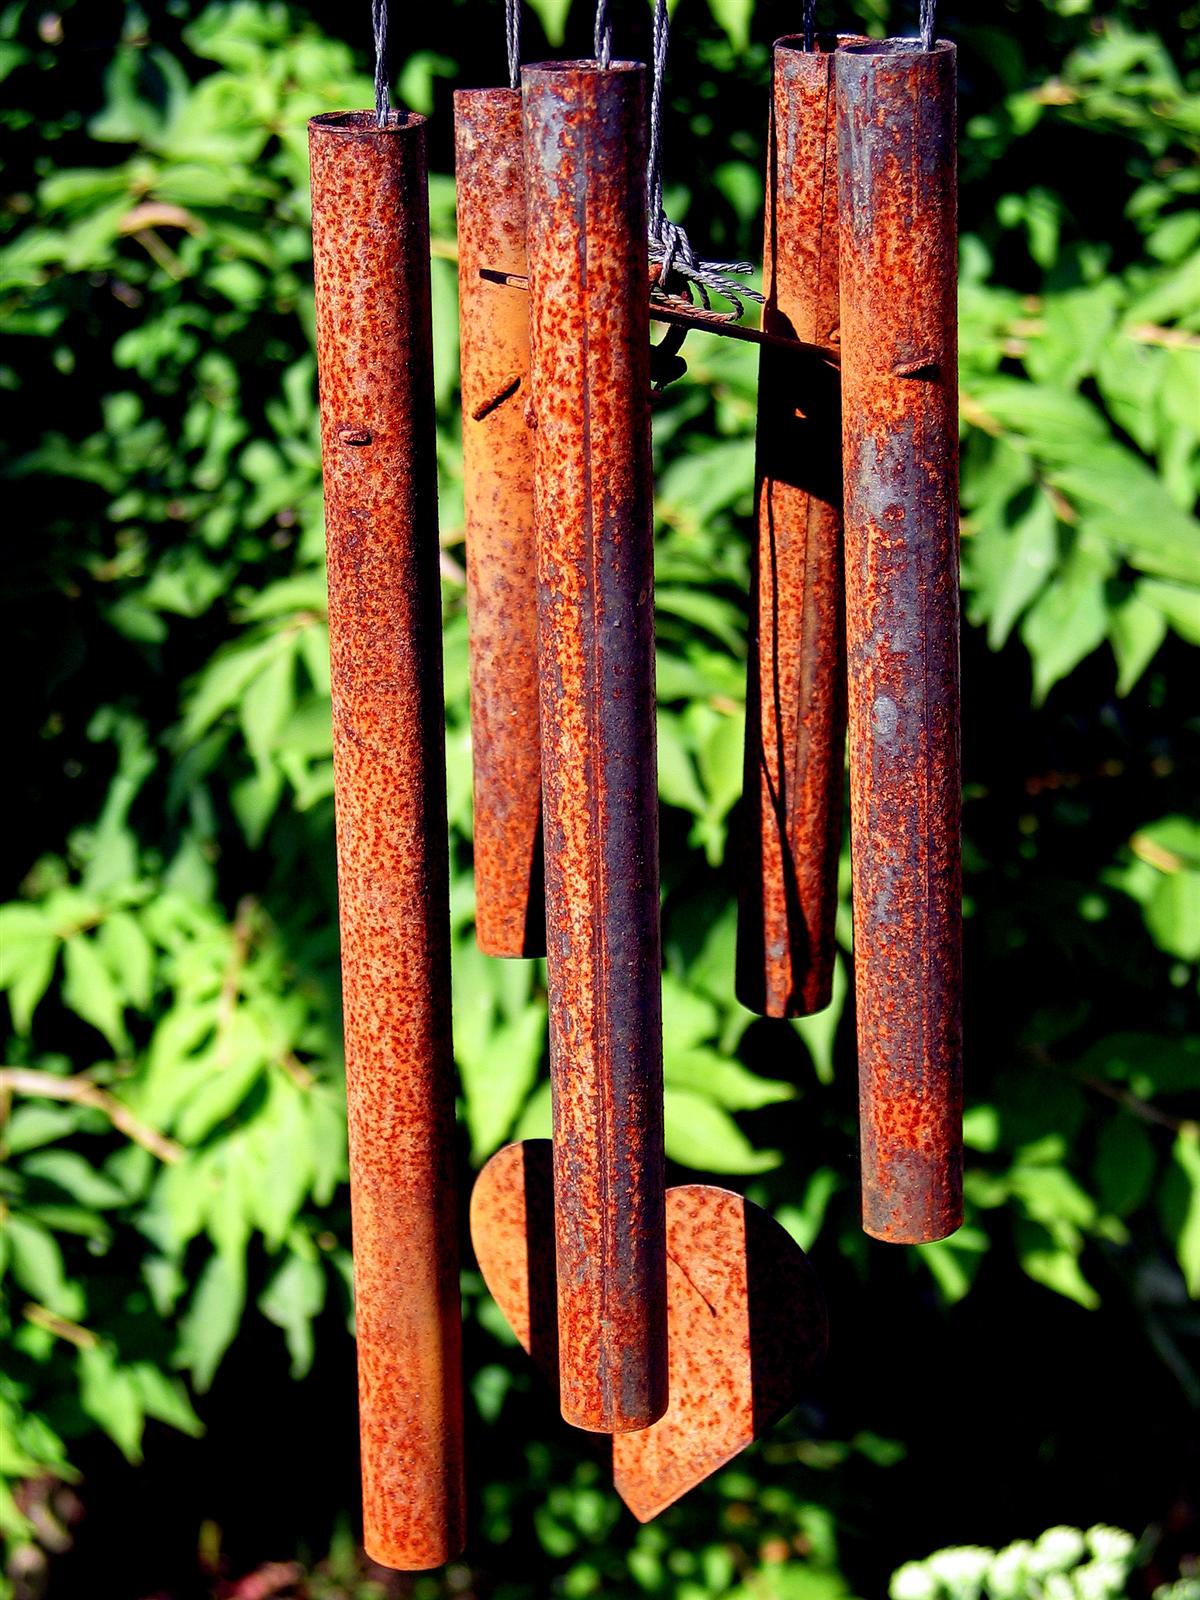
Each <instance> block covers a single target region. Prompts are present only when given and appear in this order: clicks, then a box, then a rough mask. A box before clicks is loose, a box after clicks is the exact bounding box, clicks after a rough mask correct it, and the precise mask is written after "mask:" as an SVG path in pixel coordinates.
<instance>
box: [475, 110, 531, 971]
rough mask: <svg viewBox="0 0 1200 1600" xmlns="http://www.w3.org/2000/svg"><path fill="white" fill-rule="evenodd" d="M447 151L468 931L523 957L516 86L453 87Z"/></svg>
mask: <svg viewBox="0 0 1200 1600" xmlns="http://www.w3.org/2000/svg"><path fill="white" fill-rule="evenodd" d="M454 149H455V163H454V166H455V182H456V189H457V198H458V293H459V327H460V332H461V339H460V348H461V363H462V418H463V501H464V508H465V511H466V526H467V616H468V620H469V624H470V654H471V751H472V759H473V762H474V771H475V932H476V937H477V938H478V941H479V948H480V949H481V950H483V951H485V952H486V953H487V954H488V955H491V956H537V955H543V954H545V949H546V942H545V940H546V934H545V897H544V889H543V883H542V837H541V821H542V787H541V785H542V779H541V767H540V758H539V750H538V736H537V730H538V680H537V547H536V544H535V542H534V531H533V430H532V428H531V427H530V419H531V413H530V409H529V404H530V387H529V302H528V299H527V297H526V295H524V294H522V293H521V291H520V290H519V289H513V288H510V287H508V286H507V285H505V284H503V283H501V282H497V279H496V275H500V276H503V275H508V274H516V275H523V274H524V273H525V271H526V261H525V159H524V154H523V151H522V146H521V95H520V91H519V90H516V89H460V90H458V91H457V92H456V94H455V96H454ZM481 269H485V270H487V271H488V272H489V276H488V277H486V278H485V277H482V276H481V275H480V272H481Z"/></svg>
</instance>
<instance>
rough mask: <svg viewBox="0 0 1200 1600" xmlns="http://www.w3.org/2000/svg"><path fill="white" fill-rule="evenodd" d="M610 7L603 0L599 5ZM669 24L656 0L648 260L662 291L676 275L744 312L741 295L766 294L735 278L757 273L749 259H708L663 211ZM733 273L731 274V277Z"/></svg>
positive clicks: (662, 2) (661, 1) (663, 0)
mask: <svg viewBox="0 0 1200 1600" xmlns="http://www.w3.org/2000/svg"><path fill="white" fill-rule="evenodd" d="M600 9H604V10H607V6H606V3H605V0H601V4H600V7H599V8H598V9H597V20H599V12H600ZM670 31H671V23H670V17H669V15H668V12H667V0H654V33H653V47H652V54H653V73H652V77H651V82H650V149H649V153H648V160H647V169H646V211H647V219H648V222H649V235H650V240H649V243H650V260H651V262H653V263H654V264H655V265H657V266H658V268H659V273H658V282H657V284H656V285H655V287H656V290H657V291H658V292H660V293H668V294H669V293H670V285H669V280H670V278H671V277H672V276H674V277H677V278H681V279H683V281H684V283H685V284H692V283H694V284H695V285H696V288H697V289H698V291H699V294H700V299H701V301H702V303H703V304H704V306H705V307H706V308H707V307H710V306H711V301H710V299H709V294H708V291H709V290H710V289H712V290H714V291H715V292H716V293H717V294H719V295H721V296H722V297H723V298H724V299H726V300H728V301H729V303H730V304H731V305H732V306H733V308H734V313H733V314H734V317H735V318H736V317H740V316H741V315H742V312H743V310H744V307H743V305H742V297H745V298H747V299H750V300H758V301H760V302H761V300H762V298H763V297H762V295H761V294H759V292H758V290H757V289H751V288H749V287H748V286H747V285H746V284H744V283H739V282H738V281H737V277H738V276H740V275H741V274H743V273H748V272H751V271H753V268H752V266H751V264H750V262H749V261H705V260H702V259H701V258H700V257H699V256H697V254H696V252H695V251H694V250H693V249H692V245H691V241H690V240H689V239H688V236H687V234H686V233H685V232H684V230H683V229H682V228H681V227H679V225H678V224H677V223H674V222H672V221H671V220H670V218H669V217H668V216H667V213H666V211H665V210H664V209H663V179H662V109H663V84H664V81H665V79H666V73H667V46H668V44H669V43H670ZM731 275H732V276H731Z"/></svg>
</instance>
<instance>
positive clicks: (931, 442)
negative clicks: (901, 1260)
mask: <svg viewBox="0 0 1200 1600" xmlns="http://www.w3.org/2000/svg"><path fill="white" fill-rule="evenodd" d="M835 70H836V75H837V101H838V163H839V170H840V208H841V228H840V236H841V303H842V419H843V423H842V437H843V449H844V462H845V468H844V470H845V521H846V591H847V648H848V658H849V709H850V792H851V825H852V850H853V861H854V949H855V980H856V987H857V1002H858V1053H859V1112H860V1123H861V1142H862V1187H863V1226H864V1228H865V1229H866V1231H867V1232H868V1233H870V1234H873V1235H874V1236H875V1237H876V1238H879V1239H888V1240H892V1241H894V1242H897V1243H904V1244H916V1243H921V1242H923V1241H927V1240H932V1239H941V1238H944V1237H945V1236H946V1235H947V1234H949V1233H952V1232H953V1231H954V1229H955V1228H957V1227H958V1226H959V1224H960V1222H961V1221H962V1142H961V1138H962V1043H961V1020H960V1019H961V998H960V988H961V970H962V952H961V943H962V878H961V852H960V813H961V789H960V780H959V690H958V372H957V365H958V361H957V333H956V315H955V286H956V232H957V226H956V198H955V196H956V174H955V50H954V46H953V45H952V44H947V43H945V42H938V43H937V44H936V45H935V46H934V48H933V49H932V50H928V51H927V50H924V49H922V48H921V47H920V45H919V43H918V42H917V41H916V40H907V39H889V40H883V41H875V42H872V43H857V44H852V45H847V46H844V47H843V48H841V49H839V50H838V51H837V55H836V69H835Z"/></svg>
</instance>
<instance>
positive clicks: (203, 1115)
mask: <svg viewBox="0 0 1200 1600" xmlns="http://www.w3.org/2000/svg"><path fill="white" fill-rule="evenodd" d="M233 1026H234V1025H231V1030H230V1031H231V1032H232V1029H233ZM242 1031H243V1033H244V1034H246V1033H248V1027H247V1028H246V1029H244V1030H242ZM255 1043H256V1041H254V1040H252V1039H250V1038H248V1037H243V1040H242V1041H241V1044H240V1047H239V1048H238V1049H236V1050H235V1049H234V1048H232V1046H231V1047H230V1048H229V1049H228V1051H227V1052H222V1053H221V1054H220V1055H218V1057H217V1059H216V1060H215V1061H214V1062H213V1063H212V1066H211V1068H210V1071H209V1075H208V1076H207V1077H206V1078H205V1079H204V1081H203V1082H202V1083H201V1084H200V1087H199V1088H198V1089H197V1091H196V1092H195V1093H194V1094H193V1095H192V1096H191V1098H190V1099H189V1100H188V1102H187V1104H186V1105H185V1106H184V1108H183V1110H182V1111H181V1112H180V1114H179V1116H178V1117H177V1118H176V1121H175V1132H176V1133H177V1134H178V1136H179V1138H180V1139H181V1140H182V1141H183V1143H184V1144H188V1145H193V1144H199V1142H200V1141H201V1140H202V1139H204V1138H205V1137H206V1136H207V1135H208V1134H210V1133H211V1132H212V1130H213V1129H214V1128H215V1127H216V1126H217V1125H218V1123H221V1122H224V1121H225V1119H226V1117H229V1116H232V1115H233V1113H234V1112H235V1111H236V1110H237V1108H238V1107H239V1106H240V1105H241V1103H242V1101H243V1100H244V1099H245V1098H246V1096H247V1095H248V1094H249V1093H250V1090H251V1089H252V1088H253V1087H254V1085H255V1084H256V1083H257V1082H258V1079H259V1078H260V1077H261V1076H262V1074H263V1071H264V1070H265V1067H266V1063H265V1062H264V1060H263V1058H262V1053H261V1050H260V1049H256V1048H255ZM222 1056H223V1057H224V1059H222Z"/></svg>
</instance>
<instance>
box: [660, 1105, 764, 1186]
mask: <svg viewBox="0 0 1200 1600" xmlns="http://www.w3.org/2000/svg"><path fill="white" fill-rule="evenodd" d="M663 1110H664V1117H665V1143H666V1150H667V1155H668V1156H669V1157H670V1159H671V1160H672V1161H678V1162H679V1164H680V1165H681V1166H685V1167H694V1168H695V1169H696V1170H697V1171H700V1172H768V1171H770V1169H771V1168H772V1167H777V1166H778V1165H779V1164H780V1162H781V1161H782V1160H783V1157H782V1155H781V1154H780V1152H779V1151H778V1150H756V1149H755V1148H754V1146H753V1145H752V1144H751V1143H750V1141H749V1139H747V1138H746V1135H745V1134H744V1133H743V1132H742V1130H741V1129H740V1128H739V1127H738V1125H737V1123H736V1122H735V1121H734V1120H733V1118H732V1117H731V1116H730V1115H729V1113H728V1112H726V1111H722V1110H721V1108H720V1107H719V1106H716V1105H714V1104H713V1102H712V1101H711V1100H706V1099H704V1098H702V1097H701V1096H700V1095H698V1094H694V1093H693V1092H692V1091H691V1090H690V1089H666V1090H665V1091H664V1094H663Z"/></svg>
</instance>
